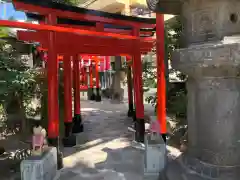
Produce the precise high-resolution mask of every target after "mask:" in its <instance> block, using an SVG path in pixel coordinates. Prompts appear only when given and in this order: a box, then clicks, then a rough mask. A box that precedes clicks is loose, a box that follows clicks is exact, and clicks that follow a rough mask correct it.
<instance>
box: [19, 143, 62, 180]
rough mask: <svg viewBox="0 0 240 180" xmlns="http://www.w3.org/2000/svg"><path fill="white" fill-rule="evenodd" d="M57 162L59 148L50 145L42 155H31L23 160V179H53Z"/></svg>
mask: <svg viewBox="0 0 240 180" xmlns="http://www.w3.org/2000/svg"><path fill="white" fill-rule="evenodd" d="M57 163H58V162H57V149H56V148H55V147H49V148H48V149H47V150H46V151H45V152H44V153H43V154H42V155H41V156H30V157H28V158H27V159H25V160H23V161H22V162H21V165H20V166H21V167H20V169H21V180H53V179H54V177H55V176H56V173H57Z"/></svg>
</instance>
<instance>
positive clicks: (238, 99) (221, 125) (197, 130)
mask: <svg viewBox="0 0 240 180" xmlns="http://www.w3.org/2000/svg"><path fill="white" fill-rule="evenodd" d="M170 1H171V0H170ZM158 2H159V4H161V0H159V1H158ZM182 2H183V3H182V6H181V7H182V10H181V12H182V13H181V15H182V18H183V27H184V29H183V39H184V41H185V47H186V48H184V49H179V50H177V51H175V53H174V54H173V59H172V61H173V64H172V65H173V67H174V68H175V69H178V70H180V71H181V72H183V73H185V74H186V75H188V86H187V88H188V129H189V133H188V135H189V137H188V140H189V143H188V149H187V151H186V152H184V153H183V154H182V155H181V157H179V158H178V159H177V160H174V161H172V162H171V163H169V164H168V167H167V168H166V171H165V173H163V174H164V177H163V179H168V180H207V179H216V180H238V179H239V178H240V130H239V127H240V16H239V12H240V1H238V0H214V1H205V0H188V1H187V0H185V1H182Z"/></svg>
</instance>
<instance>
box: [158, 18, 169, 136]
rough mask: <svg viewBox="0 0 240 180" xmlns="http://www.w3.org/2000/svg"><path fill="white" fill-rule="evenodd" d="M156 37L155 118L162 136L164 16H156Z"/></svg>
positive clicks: (165, 127)
mask: <svg viewBox="0 0 240 180" xmlns="http://www.w3.org/2000/svg"><path fill="white" fill-rule="evenodd" d="M156 18H157V24H156V35H157V97H158V99H157V104H158V106H157V118H158V121H159V124H160V131H161V133H162V134H166V133H167V123H166V80H165V65H164V58H165V54H164V46H165V44H164V15H163V14H157V16H156Z"/></svg>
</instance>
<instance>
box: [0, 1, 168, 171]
mask: <svg viewBox="0 0 240 180" xmlns="http://www.w3.org/2000/svg"><path fill="white" fill-rule="evenodd" d="M13 4H14V7H15V9H16V10H18V11H24V12H26V13H27V16H28V17H31V18H34V19H35V20H38V21H39V24H32V23H27V22H15V21H8V20H0V26H6V27H14V28H21V29H28V30H30V31H21V30H19V31H18V39H19V40H22V41H27V42H38V43H40V44H41V47H43V48H44V49H47V55H48V60H47V64H46V68H47V79H48V129H47V133H48V142H49V145H52V146H56V147H57V149H58V159H59V168H60V167H61V153H60V150H59V106H58V63H59V62H58V56H62V58H63V62H64V66H63V68H64V86H65V87H64V96H65V98H64V99H65V100H64V102H65V107H66V108H65V120H64V122H65V130H66V133H65V136H66V138H68V136H70V135H71V133H72V132H73V133H79V132H82V131H83V125H82V120H81V111H80V68H79V62H80V60H81V55H90V56H94V57H95V58H96V57H98V56H127V57H128V59H129V60H132V62H133V63H132V65H131V66H129V69H130V70H131V69H132V71H133V89H134V98H133V95H132V94H133V93H132V88H131V86H129V87H130V88H129V108H130V109H129V111H133V104H134V106H135V111H136V114H135V118H136V120H135V127H136V140H137V141H138V142H143V141H144V134H145V125H144V104H143V88H142V85H143V84H142V65H141V55H142V54H146V53H148V52H150V51H151V49H152V47H153V45H154V44H155V42H156V49H157V53H156V55H157V60H156V61H157V63H156V64H157V83H158V85H157V97H158V99H157V104H158V106H157V118H158V121H159V123H160V130H161V132H160V133H161V134H162V136H163V137H164V139H165V138H166V107H165V106H166V102H165V101H166V97H165V94H166V86H165V72H164V67H165V66H164V16H163V15H162V14H157V16H156V19H148V18H138V17H130V16H124V15H119V14H111V13H105V12H100V11H95V10H88V9H84V8H78V7H72V6H67V5H63V4H59V3H54V2H47V1H36V0H13ZM155 33H156V39H153V38H152V37H153V35H154V34H155ZM95 61H98V60H97V59H95ZM71 62H73V71H74V94H75V95H74V97H75V98H74V114H75V117H74V118H73V119H74V120H72V84H71V82H72V80H71V78H72V75H71V74H72V70H71V69H72V68H71ZM96 67H98V66H96ZM90 74H91V73H90ZM131 77H132V76H131V72H130V73H128V78H129V81H128V83H129V85H130V84H131V80H130V79H131ZM98 81H99V80H98ZM96 88H99V86H98V85H97V87H96ZM133 101H134V103H133ZM96 128H97V127H96Z"/></svg>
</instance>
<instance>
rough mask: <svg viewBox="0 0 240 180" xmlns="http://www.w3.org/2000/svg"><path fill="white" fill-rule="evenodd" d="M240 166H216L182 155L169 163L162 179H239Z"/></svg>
mask: <svg viewBox="0 0 240 180" xmlns="http://www.w3.org/2000/svg"><path fill="white" fill-rule="evenodd" d="M239 177H240V168H239V166H225V167H224V166H216V165H211V164H207V163H204V162H201V161H199V160H197V159H192V158H189V157H186V155H184V154H183V155H181V156H180V157H178V158H177V159H176V160H173V161H171V162H170V163H168V165H167V168H166V169H165V171H164V173H163V174H162V175H161V180H209V179H214V180H225V179H226V180H238V179H239Z"/></svg>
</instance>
